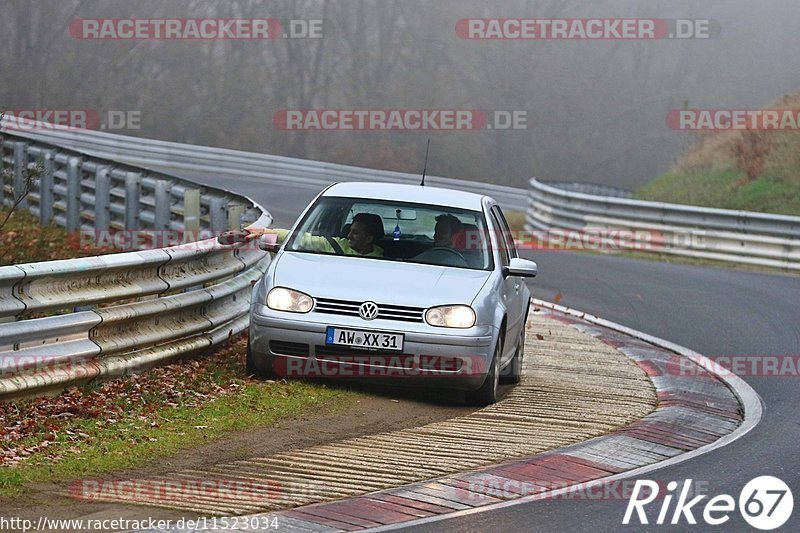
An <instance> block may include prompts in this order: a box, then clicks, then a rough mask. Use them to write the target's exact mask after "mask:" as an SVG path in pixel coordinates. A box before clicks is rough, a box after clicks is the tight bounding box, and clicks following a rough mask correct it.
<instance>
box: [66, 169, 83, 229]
mask: <svg viewBox="0 0 800 533" xmlns="http://www.w3.org/2000/svg"><path fill="white" fill-rule="evenodd" d="M80 225H81V159H80V158H79V157H70V158H69V160H67V231H77V230H79V229H80Z"/></svg>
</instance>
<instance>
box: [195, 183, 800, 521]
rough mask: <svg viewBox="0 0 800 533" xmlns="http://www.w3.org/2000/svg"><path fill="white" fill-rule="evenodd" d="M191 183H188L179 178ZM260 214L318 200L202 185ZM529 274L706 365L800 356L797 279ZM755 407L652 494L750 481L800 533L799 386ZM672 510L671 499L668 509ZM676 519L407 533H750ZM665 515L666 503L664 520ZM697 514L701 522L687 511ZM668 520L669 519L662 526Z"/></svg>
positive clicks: (570, 301) (579, 516)
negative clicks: (740, 433)
mask: <svg viewBox="0 0 800 533" xmlns="http://www.w3.org/2000/svg"><path fill="white" fill-rule="evenodd" d="M186 177H190V178H193V179H197V178H198V176H197V174H196V173H192V175H188V174H187V175H186ZM201 181H206V182H208V183H209V184H212V185H217V186H222V187H226V188H230V189H234V190H236V191H237V192H240V193H244V194H247V195H249V196H251V197H252V198H254V199H255V200H256V201H259V202H261V203H262V204H263V205H264V206H265V207H267V209H269V210H270V211H271V212H272V213H273V216H274V217H275V225H276V226H283V227H288V226H289V225H290V224H291V223H292V222H293V220H294V217H295V216H296V215H297V214H298V213H299V211H300V210H301V209H302V208H303V207H305V205H306V203H307V202H308V201H310V200H311V199H312V198H313V197H314V195H315V194H316V193H317V192H318V191H317V190H313V189H308V188H296V189H292V188H287V187H281V188H279V189H278V190H274V189H272V190H271V189H270V187H269V186H268V185H266V184H261V183H260V182H259V181H258V180H255V179H238V180H237V179H224V178H223V179H220V178H219V177H217V176H206V177H201ZM522 255H523V256H525V257H528V258H531V259H534V260H536V261H537V262H538V263H539V270H540V275H539V277H537V278H536V279H535V280H533V281H532V282H531V289H532V293H533V294H534V295H535V296H536V297H538V298H541V299H544V300H549V301H554V299H556V295H557V294H561V298H560V303H561V304H563V305H567V306H570V307H574V308H576V309H580V310H582V311H586V312H589V313H591V314H594V315H597V316H600V317H602V318H606V319H609V320H612V321H615V322H618V323H621V324H623V325H626V326H629V327H632V328H635V329H638V330H641V331H644V332H646V333H649V334H651V335H655V336H657V337H661V338H663V339H666V340H669V341H672V342H675V343H677V344H680V345H683V346H686V347H688V348H691V349H693V350H695V351H697V352H699V353H701V354H704V355H708V356H722V355H740V356H741V355H746V356H760V355H795V356H796V355H797V354H800V278H798V277H790V276H782V275H770V274H760V273H752V272H743V271H733V270H728V269H721V268H713V267H697V266H687V265H676V264H668V263H659V262H654V261H646V260H634V259H627V258H620V257H613V256H606V255H598V254H584V253H576V252H560V251H559V252H541V251H536V252H535V253H532V252H524V253H523V254H522ZM744 379H745V380H746V381H747V382H748V383H749V384H750V386H751V387H753V388H754V389H755V390H756V391H757V392H758V394H759V395H760V396H761V397H762V399H763V401H764V418H763V420H762V421H761V423H760V424H759V425H758V426H757V427H756V428H755V429H754V430H753V431H751V432H750V433H748V434H747V435H745V436H744V437H743V438H741V439H739V440H737V441H735V442H734V443H732V444H731V445H729V446H726V447H724V448H721V449H718V450H715V451H713V452H711V453H708V454H705V455H703V456H701V457H698V458H695V459H691V460H689V461H686V462H684V463H681V464H679V465H675V466H672V467H667V468H664V469H661V470H658V471H656V472H652V473H650V474H648V476H649V479H654V480H657V481H662V482H669V481H672V480H675V481H680V482H682V481H684V480H686V479H692V480H694V483H695V485H696V486H698V485H699V486H700V487H702V488H704V489H705V490H706V492H707V494H709V498H710V497H711V496H715V495H718V494H729V495H731V496H733V497H734V499H736V500H738V496H739V493H740V491H741V489H742V488H743V487H744V485H745V484H746V483H747V482H748V481H749V480H751V479H753V478H755V477H758V476H762V475H772V476H777V477H779V478H781V479H782V480H783V481H784V482H786V483H787V484H788V485H789V487H790V488H791V489H792V490H793V492H794V497H795V500H796V502H795V503H796V505H795V510H794V513H793V515H792V517H791V518H790V520H789V522H787V524H786V525H784V526H783V527H782V528H781V530H782V531H796V530H800V527H799V526H800V509H798V508H800V445H798V443H800V416H799V415H798V411H797V407H796V406H797V405H798V403H799V401H800V377H797V376H796V375H795V376H781V377H777V376H770V377H753V376H745V377H744ZM675 499H677V498H675ZM706 501H708V498H706V500H704V501H703V502H701V503H700V505H699V506H696V507H695V512H694V514H695V517H696V519H697V520H698V522H699V524H698V525H689V524H687V523H686V521H685V518H684V519H683V521H682V522H681V523H680V524H679V525H677V526H670V525H660V526H656V525H652V524H653V522H654V521H655V520H656V517H657V515H658V511H659V507H660V504H655V505H656V507H654V508H653V509H650V508H648V510H649V513H648V516H649V519H650V524H651V525H650V526H644V525H641V524H639V523H638V522H636V523H635V525H634V524H631V525H628V526H623V525H622V518H623V515H624V513H625V508H626V506H627V500H622V499H619V500H602V501H589V500H577V499H576V500H548V501H539V502H532V503H527V504H522V505H518V506H514V507H507V508H505V509H497V510H492V511H489V512H483V513H476V514H471V515H467V516H461V517H455V518H451V519H447V520H443V521H439V522H435V523H430V524H427V525H423V526H416V527H414V528H409V530H411V529H413V530H414V531H474V532H483V531H554V532H556V531H557V532H563V531H591V532H593V533H601V532H606V531H608V532H618V531H619V530H620V529H627V530H630V531H650V530H652V531H671V530H672V531H684V530H687V529H688V530H690V531H706V530H722V529H724V530H725V531H752V530H753V529H752V528H751V527H750V526H749V525H748V524H747V523H746V522H745V521H744V520H743V519H742V517H741V516H740V515H739V513H738V511H733V512H731V513H730V520H729V521H728V522H727V523H725V524H724V525H722V526H716V527H712V526H708V525H705V524H704V523H703V519H702V506H703V505H705V502H706ZM674 506H675V503H674V502H672V507H673V508H674ZM698 507H700V510H699V512H698V511H697V508H698ZM671 517H672V512H670V513H669V515H668V519H667V521H669V519H670V518H671Z"/></svg>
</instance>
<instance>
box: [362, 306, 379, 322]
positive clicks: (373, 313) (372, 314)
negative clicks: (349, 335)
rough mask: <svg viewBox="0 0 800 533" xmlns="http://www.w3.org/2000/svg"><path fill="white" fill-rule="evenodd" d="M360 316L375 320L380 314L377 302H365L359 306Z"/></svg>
mask: <svg viewBox="0 0 800 533" xmlns="http://www.w3.org/2000/svg"><path fill="white" fill-rule="evenodd" d="M358 316H360V317H361V318H363V319H364V320H373V319H375V318H377V316H378V304H376V303H375V302H364V303H363V304H361V305H360V306H358Z"/></svg>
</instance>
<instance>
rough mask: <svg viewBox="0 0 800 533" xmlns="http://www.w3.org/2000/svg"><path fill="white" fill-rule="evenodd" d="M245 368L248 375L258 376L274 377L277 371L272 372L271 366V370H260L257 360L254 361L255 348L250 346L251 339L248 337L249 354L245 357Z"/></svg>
mask: <svg viewBox="0 0 800 533" xmlns="http://www.w3.org/2000/svg"><path fill="white" fill-rule="evenodd" d="M244 370H245V372H246V373H247V375H248V376H256V377H258V378H269V379H274V378H275V373H274V372H272V369H271V368H270V370H269V371H264V370H260V369H259V368H258V367H256V363H255V361H253V350H252V348H250V339H247V355H246V356H245V359H244Z"/></svg>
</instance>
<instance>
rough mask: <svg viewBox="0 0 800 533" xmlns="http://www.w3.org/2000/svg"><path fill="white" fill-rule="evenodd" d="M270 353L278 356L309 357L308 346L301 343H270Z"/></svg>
mask: <svg viewBox="0 0 800 533" xmlns="http://www.w3.org/2000/svg"><path fill="white" fill-rule="evenodd" d="M269 351H271V352H272V353H274V354H276V355H291V356H295V357H308V353H309V350H308V344H303V343H300V342H285V341H269Z"/></svg>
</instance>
